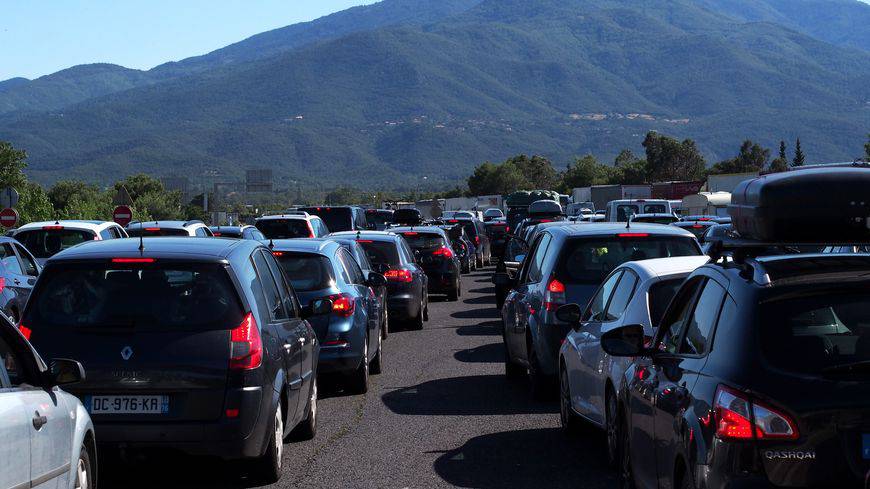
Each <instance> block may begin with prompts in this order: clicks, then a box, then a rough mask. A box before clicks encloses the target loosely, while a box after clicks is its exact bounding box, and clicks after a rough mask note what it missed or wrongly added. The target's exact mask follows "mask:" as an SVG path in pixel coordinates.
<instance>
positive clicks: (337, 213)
mask: <svg viewBox="0 0 870 489" xmlns="http://www.w3.org/2000/svg"><path fill="white" fill-rule="evenodd" d="M297 210H298V211H300V212H306V213H308V214H311V215H313V216H317V217H319V218H320V219H322V220H323V223H324V224H325V225H326V228H327V229H329V232H332V233H338V232H341V231H365V230H366V229H367V228H368V221H367V220H366V213H365V211H364V210H363V209H362V208H361V207H356V206H328V205H323V206H317V207H300V208H299V209H297Z"/></svg>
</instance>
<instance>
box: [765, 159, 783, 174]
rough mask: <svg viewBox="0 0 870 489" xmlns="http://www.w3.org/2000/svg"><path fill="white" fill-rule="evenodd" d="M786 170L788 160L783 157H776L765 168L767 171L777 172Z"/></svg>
mask: <svg viewBox="0 0 870 489" xmlns="http://www.w3.org/2000/svg"><path fill="white" fill-rule="evenodd" d="M787 170H788V160H787V159H785V158H776V159H775V160H773V161H771V162H770V167H769V168H768V169H767V171H768V172H769V173H779V172H784V171H787Z"/></svg>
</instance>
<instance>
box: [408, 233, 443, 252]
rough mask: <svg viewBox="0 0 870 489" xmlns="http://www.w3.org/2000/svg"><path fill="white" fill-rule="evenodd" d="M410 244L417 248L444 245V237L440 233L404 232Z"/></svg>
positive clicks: (425, 248) (424, 248)
mask: <svg viewBox="0 0 870 489" xmlns="http://www.w3.org/2000/svg"><path fill="white" fill-rule="evenodd" d="M402 236H404V237H405V240H406V241H407V242H408V246H410V247H411V248H412V249H415V250H428V249H432V248H440V247H442V246H444V238H443V237H441V236H440V235H438V234H428V233H414V232H411V233H402Z"/></svg>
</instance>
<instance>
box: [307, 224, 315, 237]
mask: <svg viewBox="0 0 870 489" xmlns="http://www.w3.org/2000/svg"><path fill="white" fill-rule="evenodd" d="M307 224H308V237H309V238H313V237H314V228H312V227H311V223H310V222H309V223H307Z"/></svg>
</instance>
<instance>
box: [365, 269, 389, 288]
mask: <svg viewBox="0 0 870 489" xmlns="http://www.w3.org/2000/svg"><path fill="white" fill-rule="evenodd" d="M366 285H368V286H369V287H374V288H378V287H383V286H385V285H387V278H386V277H384V276H383V275H381V274H380V273H378V272H369V278H368V280H366Z"/></svg>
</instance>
